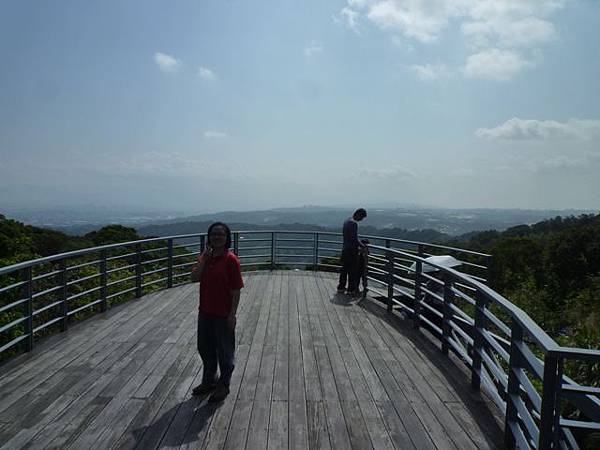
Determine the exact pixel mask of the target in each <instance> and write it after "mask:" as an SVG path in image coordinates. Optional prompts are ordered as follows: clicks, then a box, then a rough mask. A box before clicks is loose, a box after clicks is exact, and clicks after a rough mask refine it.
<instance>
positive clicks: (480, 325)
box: [471, 290, 486, 390]
mask: <svg viewBox="0 0 600 450" xmlns="http://www.w3.org/2000/svg"><path fill="white" fill-rule="evenodd" d="M485 307H486V300H485V298H484V296H483V294H482V293H481V292H480V291H479V290H477V291H476V292H475V318H474V322H475V326H474V327H473V351H472V355H471V358H472V359H473V364H472V367H471V387H472V388H473V389H477V390H479V388H480V386H481V352H482V351H483V343H484V339H483V333H482V330H484V329H485V325H486V319H485V314H484V309H485Z"/></svg>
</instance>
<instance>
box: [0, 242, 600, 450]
mask: <svg viewBox="0 0 600 450" xmlns="http://www.w3.org/2000/svg"><path fill="white" fill-rule="evenodd" d="M361 238H368V239H369V240H370V241H371V244H370V245H369V248H370V252H371V255H370V258H369V266H368V270H369V280H370V287H369V290H370V292H371V295H372V296H374V297H375V298H378V299H380V300H381V301H384V302H385V303H386V305H387V309H388V310H389V311H390V312H392V313H393V312H396V311H400V312H403V313H404V314H406V315H407V316H408V317H410V319H411V320H412V323H413V325H414V327H415V328H424V329H426V330H428V331H429V332H430V333H431V334H432V335H433V336H435V337H437V338H438V339H439V341H440V345H441V350H442V352H444V353H446V354H447V353H448V352H453V353H455V354H456V355H457V356H458V357H459V358H460V359H461V360H462V361H463V362H464V363H465V364H466V365H467V367H468V368H469V369H470V371H471V385H472V386H473V387H474V388H476V389H480V388H481V389H483V390H484V391H485V392H486V393H487V394H488V395H489V396H490V397H491V398H492V399H493V400H494V402H495V403H496V405H497V406H498V407H499V408H500V410H501V411H502V412H503V413H504V415H505V444H506V446H507V447H509V448H514V447H516V446H518V447H521V448H540V449H542V448H543V449H545V448H567V449H576V448H578V445H577V442H576V439H575V436H574V434H573V432H572V430H582V429H583V430H600V401H599V400H598V396H599V395H600V389H598V388H594V387H587V386H581V385H578V384H577V383H575V382H574V381H573V380H571V379H570V378H568V377H567V376H566V375H565V374H564V373H563V371H564V363H565V361H567V360H580V361H586V360H587V361H592V362H595V363H599V362H600V352H599V351H596V350H585V349H573V348H565V347H561V346H559V345H558V344H557V343H556V342H555V341H554V340H552V339H551V338H550V337H549V336H548V335H547V334H546V333H545V332H544V331H543V330H542V329H541V328H540V327H539V326H538V325H537V324H536V323H535V322H534V321H533V320H532V319H531V318H530V317H529V316H528V315H527V314H525V313H524V312H523V311H522V310H521V309H519V308H518V307H516V306H515V305H513V304H512V303H511V302H510V301H508V300H507V299H505V298H504V297H502V296H501V295H499V294H498V293H496V292H494V291H493V290H492V289H491V288H489V287H488V286H487V285H486V284H485V282H486V276H487V267H488V263H489V260H490V255H486V254H483V253H478V252H472V251H469V250H463V249H459V248H453V247H447V246H443V245H435V244H428V243H423V242H414V241H406V240H401V239H392V238H386V237H380V236H361ZM205 244H206V234H203V233H199V234H189V235H180V236H169V237H160V238H152V239H144V240H139V241H134V242H125V243H119V244H112V245H105V246H101V247H95V248H90V249H84V250H77V251H74V252H69V253H63V254H60V255H54V256H50V257H46V258H40V259H36V260H33V261H27V262H23V263H19V264H15V265H12V266H8V267H3V268H0V313H4V314H3V315H4V317H8V321H7V322H5V323H0V358H2V359H7V358H8V357H12V356H14V355H16V354H18V353H22V352H23V351H30V350H31V349H32V348H33V347H34V345H35V343H36V342H37V341H38V340H39V339H41V338H42V337H43V336H45V335H48V334H51V333H53V332H58V331H64V330H66V329H67V328H68V327H69V325H70V324H72V323H75V322H77V321H80V320H82V319H85V318H86V317H88V316H90V315H93V314H95V313H99V312H104V311H107V310H108V309H109V308H111V307H112V306H115V305H117V304H119V303H122V302H124V301H127V300H129V299H132V298H139V297H142V296H143V295H145V294H146V293H148V292H152V291H153V290H157V289H166V288H171V287H174V286H177V285H181V284H185V283H188V282H189V281H190V268H191V266H192V265H193V264H194V263H195V261H196V258H197V256H198V254H199V253H200V252H202V251H203V250H204V247H205ZM341 245H342V243H341V235H340V234H339V233H329V232H313V231H310V232H306V231H238V232H234V233H233V241H232V250H233V251H234V252H235V253H236V254H237V255H238V257H239V258H240V261H241V265H242V268H243V269H244V270H261V269H271V270H273V269H293V268H295V269H298V268H301V269H304V270H329V271H337V270H338V269H339V254H340V252H341ZM435 254H438V255H439V254H450V255H452V256H454V257H455V258H457V259H458V260H459V261H460V263H461V266H460V268H461V270H460V271H459V270H457V269H449V268H446V267H442V266H438V265H436V264H434V263H432V262H430V261H428V260H427V259H426V258H427V257H428V256H431V255H435ZM0 368H1V366H0ZM567 402H569V403H570V404H571V405H574V407H575V408H576V409H577V410H578V411H580V412H581V415H582V416H583V417H584V418H585V419H587V420H568V419H565V418H564V417H562V415H561V412H562V411H563V409H562V408H563V406H564V405H565V403H567Z"/></svg>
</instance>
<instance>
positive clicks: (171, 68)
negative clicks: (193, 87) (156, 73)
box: [154, 52, 182, 72]
mask: <svg viewBox="0 0 600 450" xmlns="http://www.w3.org/2000/svg"><path fill="white" fill-rule="evenodd" d="M154 62H155V63H156V65H157V66H158V68H159V69H160V70H162V71H163V72H177V71H178V70H179V69H180V67H181V65H182V63H181V61H180V60H179V59H177V58H175V57H173V56H171V55H167V54H166V53H161V52H156V53H155V54H154Z"/></svg>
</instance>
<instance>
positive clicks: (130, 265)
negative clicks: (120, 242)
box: [106, 264, 137, 274]
mask: <svg viewBox="0 0 600 450" xmlns="http://www.w3.org/2000/svg"><path fill="white" fill-rule="evenodd" d="M135 266H137V264H129V265H127V266H123V267H115V268H114V269H110V270H107V271H106V273H107V274H109V273H114V272H121V271H123V270H129V269H133V268H134V267H135Z"/></svg>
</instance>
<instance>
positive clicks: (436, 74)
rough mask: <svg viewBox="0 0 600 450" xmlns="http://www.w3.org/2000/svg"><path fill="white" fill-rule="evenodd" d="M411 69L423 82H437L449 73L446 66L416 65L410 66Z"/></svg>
mask: <svg viewBox="0 0 600 450" xmlns="http://www.w3.org/2000/svg"><path fill="white" fill-rule="evenodd" d="M409 69H410V71H411V72H413V73H414V74H415V75H416V76H417V78H418V79H419V80H421V81H433V80H437V79H438V78H441V77H443V76H446V75H448V73H449V72H448V68H447V67H446V65H445V64H424V65H420V64H414V65H412V66H409Z"/></svg>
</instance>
